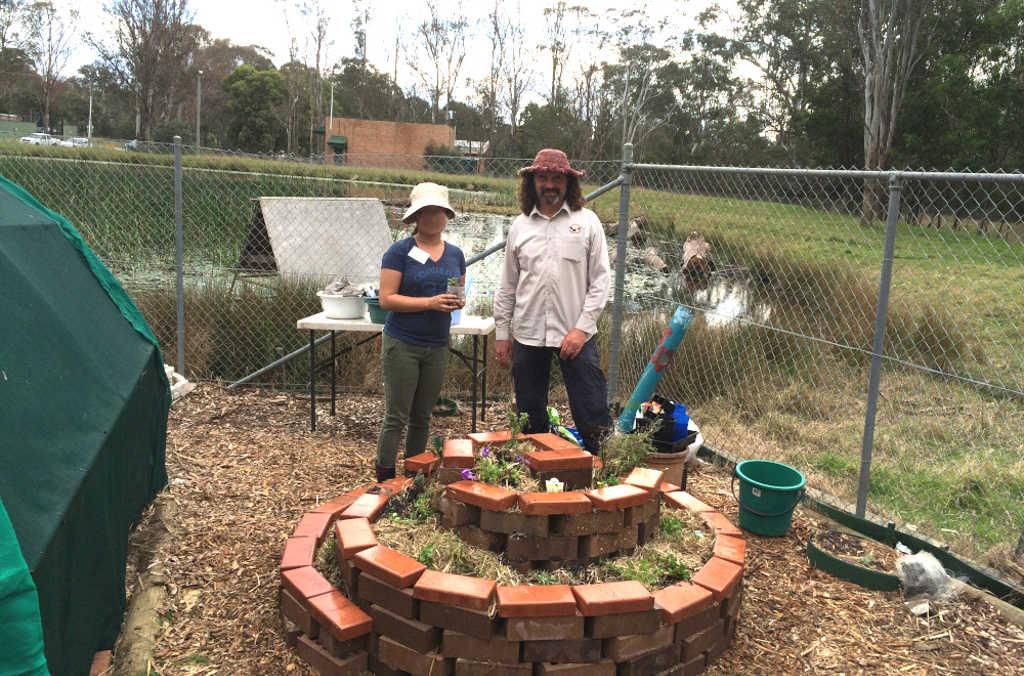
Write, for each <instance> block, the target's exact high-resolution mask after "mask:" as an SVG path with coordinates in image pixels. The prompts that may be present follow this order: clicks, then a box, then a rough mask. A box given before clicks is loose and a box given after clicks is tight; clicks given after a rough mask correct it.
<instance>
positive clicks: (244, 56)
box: [177, 31, 274, 148]
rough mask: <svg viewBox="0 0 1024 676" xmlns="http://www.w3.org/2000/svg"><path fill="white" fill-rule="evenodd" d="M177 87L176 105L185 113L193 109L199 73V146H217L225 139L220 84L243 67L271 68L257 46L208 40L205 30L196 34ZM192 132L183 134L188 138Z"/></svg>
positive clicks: (223, 97) (224, 107) (224, 99)
mask: <svg viewBox="0 0 1024 676" xmlns="http://www.w3.org/2000/svg"><path fill="white" fill-rule="evenodd" d="M187 63H188V66H187V67H185V68H184V69H183V70H182V72H181V76H180V83H179V85H178V87H177V89H178V91H179V92H180V93H181V99H180V104H181V108H183V109H184V110H185V111H188V112H191V111H194V110H195V109H196V96H195V91H196V87H195V85H196V78H197V77H198V71H200V70H201V71H203V75H202V78H201V79H200V84H201V86H202V90H203V93H202V96H203V99H202V107H203V109H202V121H203V125H202V134H203V139H202V141H201V145H205V146H210V147H214V148H216V147H220V146H221V145H222V144H223V143H224V142H225V141H226V140H227V137H228V126H229V125H228V122H229V120H228V114H227V95H226V93H225V92H224V81H225V80H226V79H227V77H228V76H229V75H231V73H232V72H233V71H234V70H235V68H238V67H239V66H243V65H250V66H252V67H253V68H255V69H256V70H270V69H272V68H273V67H274V64H273V63H272V62H271V60H270V58H269V56H268V51H267V50H266V49H265V48H264V47H260V46H258V45H236V44H234V43H232V42H231V41H230V40H226V39H223V38H216V39H214V38H212V37H211V36H210V35H209V34H207V33H206V31H202V33H201V34H200V35H199V37H198V39H197V41H196V44H195V45H194V48H193V50H192V52H191V54H189V56H188V59H187ZM191 136H192V131H191V130H190V131H189V132H188V134H187V137H188V138H191Z"/></svg>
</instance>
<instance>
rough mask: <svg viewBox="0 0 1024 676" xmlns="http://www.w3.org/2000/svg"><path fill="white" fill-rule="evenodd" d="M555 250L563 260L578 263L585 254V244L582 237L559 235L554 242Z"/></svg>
mask: <svg viewBox="0 0 1024 676" xmlns="http://www.w3.org/2000/svg"><path fill="white" fill-rule="evenodd" d="M555 251H556V253H557V254H558V258H559V260H561V261H563V262H566V263H579V262H581V261H582V260H583V258H584V257H585V256H586V253H587V246H586V243H585V242H584V241H583V238H582V237H559V238H558V239H557V240H556V242H555Z"/></svg>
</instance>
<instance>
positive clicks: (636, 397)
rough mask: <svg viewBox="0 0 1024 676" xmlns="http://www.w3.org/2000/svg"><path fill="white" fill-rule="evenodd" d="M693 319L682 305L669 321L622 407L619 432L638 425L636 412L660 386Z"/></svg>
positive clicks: (630, 430)
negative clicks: (631, 392) (662, 377)
mask: <svg viewBox="0 0 1024 676" xmlns="http://www.w3.org/2000/svg"><path fill="white" fill-rule="evenodd" d="M691 321H693V313H691V312H690V311H689V310H687V309H686V308H684V307H683V306H682V305H680V306H679V307H677V308H676V311H675V313H674V314H673V315H672V319H671V321H669V323H668V328H667V329H666V330H665V334H664V337H663V338H662V339H661V343H659V344H658V347H657V349H655V350H654V354H652V355H651V359H650V361H648V362H647V367H646V368H645V369H644V372H643V373H642V374H641V375H640V380H638V381H637V383H636V387H634V388H633V394H632V395H631V396H630V397H629V401H628V402H627V403H626V407H625V408H624V409H622V414H621V415H620V416H619V422H618V424H617V425H616V428H617V429H618V431H619V432H632V431H633V428H634V427H635V426H636V412H637V410H638V409H639V408H640V404H642V403H644V402H645V401H647V400H648V399H650V398H651V395H653V394H654V390H655V389H656V388H657V387H658V381H659V380H661V376H662V374H663V373H664V372H665V369H666V368H668V365H669V364H670V363H672V356H673V355H674V354H675V352H676V348H677V347H679V343H681V342H682V341H683V336H685V335H686V329H688V328H690V322H691Z"/></svg>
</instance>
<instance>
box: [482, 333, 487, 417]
mask: <svg viewBox="0 0 1024 676" xmlns="http://www.w3.org/2000/svg"><path fill="white" fill-rule="evenodd" d="M482 361H483V367H484V368H483V372H482V373H483V379H482V380H481V381H480V422H484V421H485V420H487V336H486V335H485V336H484V356H483V360H482Z"/></svg>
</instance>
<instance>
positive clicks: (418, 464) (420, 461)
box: [405, 451, 441, 476]
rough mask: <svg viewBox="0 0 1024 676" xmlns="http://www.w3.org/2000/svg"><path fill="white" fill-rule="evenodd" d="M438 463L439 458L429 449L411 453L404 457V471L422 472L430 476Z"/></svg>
mask: <svg viewBox="0 0 1024 676" xmlns="http://www.w3.org/2000/svg"><path fill="white" fill-rule="evenodd" d="M440 464H441V458H439V457H437V456H436V455H434V454H433V453H431V452H430V451H425V452H423V453H420V454H419V455H413V456H410V457H408V458H406V459H405V473H406V474H418V473H420V472H423V473H424V474H426V475H427V476H430V475H431V474H433V473H434V470H435V469H437V467H438V465H440Z"/></svg>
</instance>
